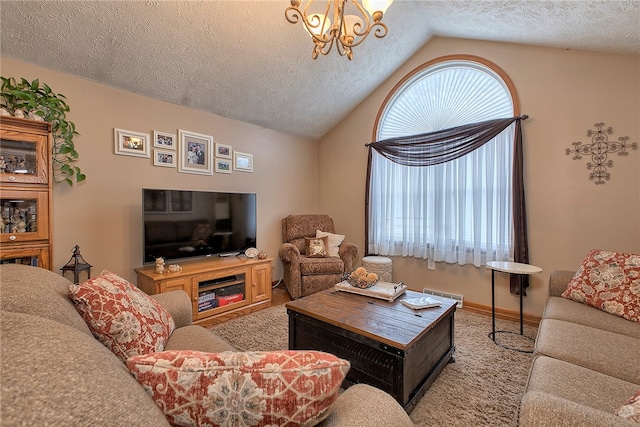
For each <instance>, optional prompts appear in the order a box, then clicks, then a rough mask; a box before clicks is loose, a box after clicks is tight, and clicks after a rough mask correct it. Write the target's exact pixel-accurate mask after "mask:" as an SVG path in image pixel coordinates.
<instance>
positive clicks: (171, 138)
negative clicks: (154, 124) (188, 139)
mask: <svg viewBox="0 0 640 427" xmlns="http://www.w3.org/2000/svg"><path fill="white" fill-rule="evenodd" d="M153 146H154V147H156V148H162V149H163V150H175V149H176V135H175V134H174V133H166V132H160V131H157V130H154V131H153Z"/></svg>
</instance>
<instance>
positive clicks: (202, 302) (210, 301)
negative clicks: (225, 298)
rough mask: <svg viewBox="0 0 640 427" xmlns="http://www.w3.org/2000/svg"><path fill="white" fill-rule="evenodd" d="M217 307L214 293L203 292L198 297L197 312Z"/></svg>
mask: <svg viewBox="0 0 640 427" xmlns="http://www.w3.org/2000/svg"><path fill="white" fill-rule="evenodd" d="M217 306H218V301H217V300H216V293H215V292H206V293H205V292H203V293H201V294H200V295H198V311H205V310H210V309H212V308H215V307H217Z"/></svg>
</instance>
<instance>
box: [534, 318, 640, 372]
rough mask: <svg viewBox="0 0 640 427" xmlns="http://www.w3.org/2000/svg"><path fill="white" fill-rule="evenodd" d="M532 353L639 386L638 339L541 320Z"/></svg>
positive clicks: (554, 320) (573, 324)
mask: <svg viewBox="0 0 640 427" xmlns="http://www.w3.org/2000/svg"><path fill="white" fill-rule="evenodd" d="M535 351H536V353H537V354H539V355H545V356H549V357H552V358H554V359H559V360H563V361H565V362H569V363H573V364H575V365H578V366H582V367H584V368H587V369H590V370H593V371H597V372H600V373H603V374H605V375H610V376H613V377H616V378H619V379H621V380H624V381H628V382H631V383H634V384H640V369H638V354H640V339H636V338H632V337H628V336H626V335H620V334H616V333H613V332H608V331H603V330H601V329H597V328H592V327H589V326H584V325H579V324H577V323H571V322H566V321H563V320H557V319H542V321H541V322H540V326H539V327H538V336H537V338H536V342H535Z"/></svg>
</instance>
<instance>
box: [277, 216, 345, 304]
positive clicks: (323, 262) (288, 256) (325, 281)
mask: <svg viewBox="0 0 640 427" xmlns="http://www.w3.org/2000/svg"><path fill="white" fill-rule="evenodd" d="M317 230H320V231H324V232H328V233H332V234H336V231H335V226H334V224H333V219H331V217H330V216H329V215H324V214H310V215H289V216H288V217H286V218H283V219H282V246H281V247H280V259H281V260H282V264H283V267H284V284H285V286H286V287H287V291H289V294H290V295H291V298H293V299H296V298H300V297H304V296H306V295H311V294H313V293H316V292H319V291H322V290H324V289H328V288H330V287H332V286H334V285H335V284H336V283H338V282H340V280H341V276H342V275H343V274H344V273H349V272H351V271H352V270H353V265H354V263H355V259H356V256H357V255H358V246H356V245H355V244H353V243H348V242H345V241H343V242H342V243H341V244H340V247H339V250H338V257H326V258H309V257H307V256H306V255H307V254H306V248H305V246H306V245H305V237H316V231H317ZM345 240H346V239H345Z"/></svg>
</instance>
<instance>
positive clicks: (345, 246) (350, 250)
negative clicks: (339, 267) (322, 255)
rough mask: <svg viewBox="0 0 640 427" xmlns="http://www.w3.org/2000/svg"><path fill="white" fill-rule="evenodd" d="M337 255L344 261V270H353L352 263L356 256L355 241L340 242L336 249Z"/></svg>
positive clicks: (356, 247) (348, 271) (346, 271)
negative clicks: (338, 247)
mask: <svg viewBox="0 0 640 427" xmlns="http://www.w3.org/2000/svg"><path fill="white" fill-rule="evenodd" d="M338 255H339V256H340V259H342V261H343V262H344V272H345V273H351V272H352V271H353V264H354V263H355V260H356V257H357V256H358V246H357V245H356V244H355V243H345V242H342V244H341V245H340V249H339V250H338Z"/></svg>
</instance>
